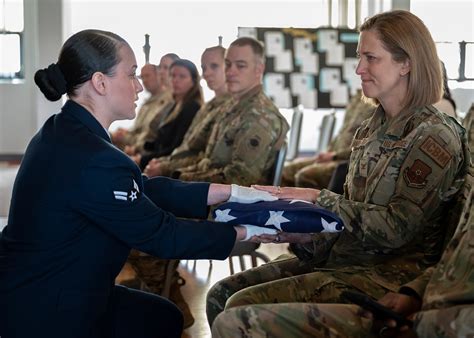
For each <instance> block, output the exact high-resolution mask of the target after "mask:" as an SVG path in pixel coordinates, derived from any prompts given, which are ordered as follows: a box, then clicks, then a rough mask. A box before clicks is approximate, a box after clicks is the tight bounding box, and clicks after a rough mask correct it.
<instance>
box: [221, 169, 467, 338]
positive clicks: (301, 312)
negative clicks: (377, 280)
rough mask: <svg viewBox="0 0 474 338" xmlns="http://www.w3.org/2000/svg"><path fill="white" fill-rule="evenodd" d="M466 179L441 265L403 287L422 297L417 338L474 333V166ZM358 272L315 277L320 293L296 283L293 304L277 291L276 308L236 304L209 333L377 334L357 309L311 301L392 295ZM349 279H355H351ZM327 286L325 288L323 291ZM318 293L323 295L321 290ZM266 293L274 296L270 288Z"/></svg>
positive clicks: (255, 337) (366, 270)
mask: <svg viewBox="0 0 474 338" xmlns="http://www.w3.org/2000/svg"><path fill="white" fill-rule="evenodd" d="M466 179H467V181H468V183H467V184H466V185H465V186H464V187H463V194H462V195H463V196H464V197H465V198H466V199H464V198H461V199H460V200H459V201H460V203H463V202H464V207H463V209H462V211H461V214H460V215H459V223H458V227H457V230H456V233H455V234H454V236H453V238H452V239H451V241H450V242H449V244H448V246H447V247H446V250H445V251H444V254H443V256H442V258H441V260H440V262H439V263H438V265H437V266H436V267H430V268H428V269H426V270H425V272H424V273H423V274H422V275H420V276H419V277H418V278H416V279H415V280H413V281H412V282H409V283H407V284H405V285H403V287H402V288H410V289H412V290H414V291H416V292H417V294H418V295H420V296H421V297H422V298H423V306H422V309H421V311H419V312H418V313H416V314H415V316H414V323H415V325H414V329H415V331H416V333H417V335H418V337H426V338H428V337H429V338H431V337H453V338H454V337H471V336H473V335H474V302H473V298H472V295H473V294H474V265H473V264H472V262H473V260H474V249H473V248H474V247H473V245H472V243H473V241H474V204H473V203H472V193H473V187H474V186H473V185H472V183H473V180H472V168H471V174H469V175H468V176H467V178H466ZM358 269H360V270H359V271H358V272H357V273H355V272H356V270H353V271H352V272H354V274H353V275H351V273H352V272H349V273H348V272H346V271H344V269H340V270H338V271H333V272H319V273H317V276H316V277H313V279H312V280H311V281H309V282H312V283H316V284H318V285H319V286H320V288H319V289H317V290H315V291H312V292H311V291H310V292H308V291H307V290H306V289H305V287H307V285H306V284H307V283H304V285H298V288H299V289H296V288H294V289H295V290H302V293H300V294H296V295H294V299H296V301H297V302H299V303H297V302H293V301H294V300H293V299H283V298H281V296H280V295H279V294H278V293H277V294H276V295H275V296H276V297H278V298H277V299H276V301H277V302H279V303H278V304H259V305H250V306H245V304H240V305H243V306H238V307H232V308H230V309H228V310H226V311H225V312H223V313H221V314H220V315H219V316H218V317H217V318H216V320H215V321H214V325H213V327H212V335H213V337H218V338H224V337H253V338H258V337H316V338H318V337H321V338H322V337H374V336H377V335H374V333H372V332H371V327H372V323H371V321H370V320H368V319H365V318H363V317H361V315H360V308H359V307H357V306H354V305H345V304H315V303H314V301H315V300H316V301H321V302H325V301H326V302H334V301H338V300H337V297H338V293H340V291H342V290H344V289H346V290H347V289H351V290H356V291H362V292H365V293H366V294H368V295H371V296H373V297H375V298H380V296H381V295H382V294H383V291H384V289H386V290H385V291H387V290H390V291H394V290H393V289H392V288H390V287H388V288H385V287H383V286H381V285H379V284H374V283H373V282H372V281H371V280H370V279H368V278H367V275H370V274H371V273H372V272H371V269H370V268H365V267H360V268H358ZM346 270H347V269H346ZM349 270H350V269H349ZM386 271H387V270H386ZM402 271H403V270H402ZM394 272H395V271H394ZM376 273H377V272H376ZM313 275H314V274H313ZM352 278H354V280H352V281H351V279H352ZM347 282H349V283H347ZM394 284H395V285H396V284H397V283H394ZM386 286H387V285H386ZM268 287H272V288H273V287H274V286H273V285H271V286H270V285H269V286H268ZM325 288H327V289H329V290H324V289H325ZM321 290H322V291H323V292H320V291H321ZM268 292H270V293H273V292H274V290H270V291H268ZM318 292H319V293H318ZM236 295H237V294H236ZM305 295H306V297H307V298H306V299H305ZM280 300H282V301H283V302H280ZM284 301H287V302H291V303H284ZM229 302H233V304H232V303H231V304H230V305H237V304H235V301H234V299H233V298H232V297H231V298H230V299H229ZM302 302H306V303H302Z"/></svg>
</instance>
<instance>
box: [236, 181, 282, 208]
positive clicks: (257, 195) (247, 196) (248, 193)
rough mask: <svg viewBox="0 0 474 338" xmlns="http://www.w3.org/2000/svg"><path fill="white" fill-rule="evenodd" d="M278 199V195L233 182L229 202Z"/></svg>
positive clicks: (246, 202)
mask: <svg viewBox="0 0 474 338" xmlns="http://www.w3.org/2000/svg"><path fill="white" fill-rule="evenodd" d="M277 199H278V197H275V196H272V195H270V193H269V192H267V191H262V190H257V189H254V188H247V187H242V186H240V185H237V184H232V185H231V193H230V197H229V199H228V200H227V202H237V203H243V204H249V203H255V202H260V201H276V200H277Z"/></svg>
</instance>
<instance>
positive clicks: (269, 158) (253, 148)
mask: <svg viewBox="0 0 474 338" xmlns="http://www.w3.org/2000/svg"><path fill="white" fill-rule="evenodd" d="M287 131H288V123H287V122H286V120H285V118H284V117H283V116H282V115H281V114H280V112H279V111H278V109H277V108H276V107H275V105H274V104H273V102H272V101H271V100H270V99H269V98H268V97H267V96H266V95H265V94H264V92H263V89H262V87H261V86H260V85H259V86H257V87H256V88H255V89H253V90H251V91H250V92H249V93H247V94H245V95H244V97H242V98H240V100H239V101H238V102H237V103H236V104H235V105H234V106H233V107H232V109H230V110H229V111H227V112H226V113H225V114H224V115H223V116H222V118H221V119H220V120H219V122H218V123H217V124H216V125H215V126H214V128H213V130H212V132H211V136H210V138H209V144H208V146H207V147H206V150H205V153H204V158H203V159H202V160H201V161H200V162H199V163H197V164H196V165H193V166H189V167H186V168H182V169H179V172H180V176H179V178H180V179H182V180H185V181H205V182H213V183H236V184H240V185H245V186H248V185H250V184H254V183H265V184H267V183H269V180H270V176H271V174H272V173H271V169H272V167H273V165H274V163H275V161H276V154H277V151H278V150H279V149H280V147H281V145H282V144H283V142H284V140H285V137H286V132H287Z"/></svg>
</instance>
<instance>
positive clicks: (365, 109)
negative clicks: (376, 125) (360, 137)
mask: <svg viewBox="0 0 474 338" xmlns="http://www.w3.org/2000/svg"><path fill="white" fill-rule="evenodd" d="M374 110H375V107H374V106H373V105H371V104H369V103H366V102H364V101H362V95H361V92H358V93H357V94H356V95H355V96H354V97H353V98H352V99H351V102H349V104H348V105H347V107H346V113H345V115H344V121H343V123H342V128H341V131H340V132H339V134H337V136H336V137H335V138H334V139H333V140H332V141H331V143H330V144H329V146H328V151H334V152H335V153H336V154H335V156H334V159H335V160H349V157H350V155H351V142H352V139H353V138H354V134H355V132H356V130H357V128H359V127H360V125H361V123H362V122H363V121H364V120H367V119H368V118H369V117H370V116H371V115H372V113H373V112H374Z"/></svg>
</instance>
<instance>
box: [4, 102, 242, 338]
mask: <svg viewBox="0 0 474 338" xmlns="http://www.w3.org/2000/svg"><path fill="white" fill-rule="evenodd" d="M208 189H209V184H208V183H184V182H180V181H175V180H171V179H167V178H154V179H147V178H146V177H144V176H142V175H141V173H140V170H139V168H138V167H137V166H136V165H135V163H134V162H133V161H131V160H130V159H129V157H127V156H126V155H125V154H124V153H122V152H121V151H120V150H118V149H117V148H115V147H114V146H113V145H112V144H111V143H110V139H109V136H108V134H107V132H106V130H105V129H104V128H103V127H102V126H101V125H100V124H99V123H98V121H97V120H96V119H95V118H94V117H93V116H92V115H91V114H90V113H89V112H88V111H87V110H86V109H84V108H83V107H82V106H80V105H79V104H77V103H75V102H73V101H68V102H67V103H66V104H65V105H64V107H63V108H62V112H61V113H60V114H57V115H54V116H52V117H51V118H49V119H48V121H46V123H45V125H44V126H43V127H42V128H41V130H40V131H39V132H38V133H37V134H36V135H35V136H34V138H33V139H32V140H31V142H30V144H29V146H28V148H27V150H26V153H25V156H24V158H23V161H22V164H21V167H20V170H19V172H18V175H17V178H16V181H15V184H14V188H13V195H12V201H11V208H10V214H9V218H8V225H7V226H6V228H5V229H4V230H3V233H2V234H1V238H0V336H1V337H2V338H10V337H28V338H29V337H43V336H44V337H50V336H54V337H56V335H55V334H54V332H70V335H69V336H71V337H72V336H73V332H74V331H75V330H79V331H81V330H83V329H84V328H91V327H93V326H94V325H95V323H97V322H99V321H100V318H101V316H103V315H104V312H105V311H106V308H107V306H108V302H109V296H110V293H111V292H112V290H113V286H114V280H115V277H116V276H117V274H118V273H119V272H120V269H121V268H122V266H123V264H124V262H125V260H126V258H127V256H128V253H129V250H130V248H136V249H138V250H140V251H144V252H146V253H149V254H151V255H155V256H158V257H160V258H206V259H208V258H214V259H224V258H225V257H227V255H228V254H229V253H230V251H231V249H232V247H233V244H234V241H235V236H236V233H235V230H234V229H233V227H232V226H229V225H227V224H225V223H212V222H209V221H205V220H204V221H192V220H183V219H179V218H176V216H177V217H185V218H201V219H205V218H206V217H207V214H208V209H207V206H206V202H207V193H208ZM175 215H176V216H175ZM46 332H51V335H45V334H44V333H46ZM81 332H82V331H81ZM74 336H75V335H74ZM64 337H65V338H67V336H64Z"/></svg>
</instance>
